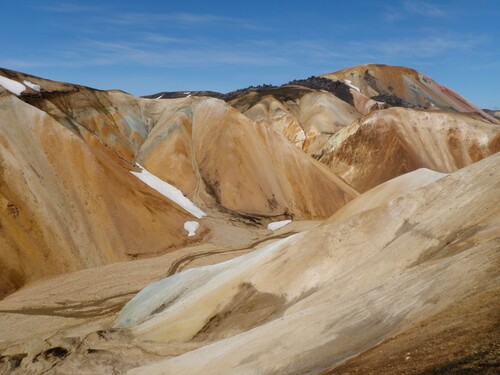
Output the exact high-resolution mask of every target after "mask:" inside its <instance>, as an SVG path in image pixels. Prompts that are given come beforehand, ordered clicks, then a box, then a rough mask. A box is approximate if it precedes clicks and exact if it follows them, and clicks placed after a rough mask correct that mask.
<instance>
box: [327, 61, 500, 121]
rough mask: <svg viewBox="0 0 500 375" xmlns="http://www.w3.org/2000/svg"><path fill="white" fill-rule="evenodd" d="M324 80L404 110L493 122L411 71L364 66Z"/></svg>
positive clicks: (344, 70) (480, 112) (425, 76)
mask: <svg viewBox="0 0 500 375" xmlns="http://www.w3.org/2000/svg"><path fill="white" fill-rule="evenodd" d="M323 77H325V78H329V79H333V80H342V81H344V82H346V83H348V84H349V85H350V86H352V87H353V89H354V90H355V91H359V92H360V93H362V94H363V95H365V96H367V97H369V98H371V99H372V100H376V101H383V102H387V103H389V104H395V105H397V106H403V107H404V106H409V107H415V108H421V109H433V108H437V109H442V110H447V111H457V112H465V113H473V114H477V115H479V116H481V117H484V118H485V119H488V120H490V121H495V122H496V120H495V119H494V118H492V116H490V115H489V114H487V113H486V112H484V111H482V110H481V109H479V108H478V107H476V106H475V105H473V104H472V103H470V102H468V101H467V100H466V99H464V98H463V97H462V96H460V95H459V94H457V93H456V92H454V91H452V90H450V89H449V88H447V87H445V86H443V85H441V84H439V83H437V82H436V81H434V80H433V79H432V78H430V77H429V76H427V75H425V74H422V73H420V72H418V71H416V70H414V69H410V68H406V67H402V66H390V65H381V64H367V65H359V66H355V67H353V68H347V69H343V70H339V71H337V72H335V73H330V74H325V75H323ZM496 123H498V122H496Z"/></svg>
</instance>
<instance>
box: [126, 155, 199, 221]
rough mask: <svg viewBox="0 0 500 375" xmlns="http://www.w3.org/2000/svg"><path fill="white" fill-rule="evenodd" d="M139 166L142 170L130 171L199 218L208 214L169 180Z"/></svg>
mask: <svg viewBox="0 0 500 375" xmlns="http://www.w3.org/2000/svg"><path fill="white" fill-rule="evenodd" d="M137 166H138V167H139V168H140V169H141V171H140V172H134V171H130V173H132V174H133V175H134V176H136V177H137V178H138V179H139V180H141V181H142V182H144V183H145V184H146V185H148V186H149V187H151V188H153V189H155V190H156V191H157V192H158V193H160V194H161V195H163V196H164V197H167V198H168V199H170V200H171V201H174V202H175V203H177V204H178V205H179V206H181V207H182V208H184V209H185V210H186V211H187V212H189V213H190V214H191V215H193V216H195V217H197V218H198V219H201V218H202V217H203V216H207V214H206V213H205V212H203V211H202V210H201V209H200V208H199V207H198V206H196V205H195V204H194V203H193V202H191V201H190V200H189V199H188V198H186V197H185V196H184V194H182V191H180V190H179V189H177V188H176V187H175V186H173V185H170V184H169V183H168V182H165V181H163V180H162V179H160V178H158V177H156V176H155V175H154V174H152V173H150V172H148V171H147V170H146V169H144V168H143V167H142V166H141V165H139V164H137Z"/></svg>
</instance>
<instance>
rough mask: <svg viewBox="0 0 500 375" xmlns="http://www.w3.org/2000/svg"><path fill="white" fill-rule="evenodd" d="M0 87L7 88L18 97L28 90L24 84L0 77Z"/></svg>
mask: <svg viewBox="0 0 500 375" xmlns="http://www.w3.org/2000/svg"><path fill="white" fill-rule="evenodd" d="M0 86H3V87H5V88H6V89H7V90H9V91H10V92H11V93H13V94H16V95H21V93H22V92H23V91H24V90H26V86H24V85H23V84H22V83H19V82H17V81H14V80H13V79H10V78H7V77H3V76H0Z"/></svg>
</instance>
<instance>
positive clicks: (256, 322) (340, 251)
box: [118, 155, 500, 374]
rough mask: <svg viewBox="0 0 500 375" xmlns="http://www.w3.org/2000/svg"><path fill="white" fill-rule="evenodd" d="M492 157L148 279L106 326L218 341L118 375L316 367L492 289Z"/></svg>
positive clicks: (495, 230)
mask: <svg viewBox="0 0 500 375" xmlns="http://www.w3.org/2000/svg"><path fill="white" fill-rule="evenodd" d="M499 161H500V155H495V156H492V157H489V158H487V159H485V160H483V161H480V162H478V163H475V164H473V165H471V166H470V167H467V168H464V169H462V170H460V171H458V172H455V173H453V174H451V175H449V176H447V177H444V178H441V179H440V180H438V181H436V182H435V183H431V184H430V185H427V186H425V187H423V188H421V189H418V190H416V191H414V192H411V193H408V194H406V195H404V196H402V197H399V198H397V199H394V200H392V201H388V202H387V201H382V202H380V203H381V204H380V205H379V206H378V207H374V208H372V209H369V210H368V211H361V212H359V213H357V214H355V215H351V214H348V215H347V216H343V211H342V210H341V211H339V212H338V213H337V214H336V215H334V216H333V217H332V218H331V219H330V220H328V221H327V222H326V223H325V224H324V225H322V226H320V227H318V228H316V229H313V230H310V231H308V232H306V233H304V234H299V235H296V236H293V237H290V238H288V239H286V240H283V241H282V242H280V243H275V244H273V245H270V246H268V247H266V248H264V249H262V250H259V251H256V252H254V253H251V254H248V255H245V256H244V257H242V258H236V259H234V260H232V261H229V262H226V263H222V264H219V265H215V266H210V267H204V268H199V269H192V270H190V271H187V272H184V273H181V274H178V275H175V276H173V277H171V278H168V279H165V280H163V281H160V282H158V283H156V284H152V285H151V286H149V287H148V288H146V289H145V290H144V291H143V292H141V293H140V294H139V295H138V296H137V297H135V298H134V299H133V300H132V301H131V302H130V303H129V304H128V305H127V306H126V307H125V309H124V310H123V311H122V313H121V314H120V316H119V318H118V325H120V326H131V327H132V329H133V332H134V334H135V335H136V336H137V337H138V338H139V339H144V340H154V341H159V342H164V341H167V342H168V341H190V340H206V341H207V342H211V341H213V340H217V339H218V340H219V341H216V342H213V343H211V344H208V345H206V346H204V347H201V348H199V349H196V350H194V351H192V352H188V353H186V354H184V355H181V356H179V357H175V358H171V359H166V360H164V361H161V362H158V363H154V364H151V365H149V366H145V367H141V368H139V369H137V370H135V371H131V372H130V373H133V374H136V373H137V374H139V373H140V374H160V373H179V374H180V373H186V374H192V373H197V372H199V371H205V372H210V373H226V374H227V373H242V372H244V373H282V374H283V373H297V372H307V371H312V370H317V369H321V368H322V367H327V366H329V365H332V364H333V363H338V362H340V361H342V360H344V359H347V358H349V357H351V356H353V355H355V354H357V353H360V352H363V351H365V350H367V349H369V348H370V347H372V346H373V345H375V344H377V343H380V342H382V341H384V340H385V339H388V338H389V337H391V336H394V335H395V334H397V333H398V332H402V331H404V330H406V329H408V328H409V327H410V326H411V324H415V323H417V322H419V321H421V320H423V319H425V318H428V317H431V316H432V315H434V314H436V313H438V312H439V311H441V310H442V309H444V308H446V307H447V306H450V305H451V304H452V303H453V302H454V301H458V300H461V299H466V298H469V296H470V295H474V294H475V293H478V291H479V289H477V288H478V287H480V288H481V289H482V290H484V289H487V288H492V287H493V288H498V277H497V276H496V275H495V273H494V272H493V270H494V269H495V267H496V266H495V265H496V264H497V262H498V253H497V250H498V247H499V245H500V243H499V233H500V220H499V217H500V216H499V214H500V205H499V204H498V199H497V198H498V191H499V188H500V175H499V172H498V168H496V166H497V165H498V162H499ZM358 199H363V196H361V197H360V198H358ZM435 202H439V205H436V204H435ZM465 274H466V275H467V277H463V275H465ZM221 338H222V340H220V339H221Z"/></svg>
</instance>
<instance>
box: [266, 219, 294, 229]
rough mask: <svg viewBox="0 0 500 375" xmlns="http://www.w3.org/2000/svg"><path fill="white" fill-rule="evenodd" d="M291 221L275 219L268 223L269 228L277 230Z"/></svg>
mask: <svg viewBox="0 0 500 375" xmlns="http://www.w3.org/2000/svg"><path fill="white" fill-rule="evenodd" d="M291 222H292V220H283V221H275V222H273V223H269V224H267V229H269V230H272V231H275V230H277V229H280V228H283V227H284V226H285V225H288V224H290V223H291Z"/></svg>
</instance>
